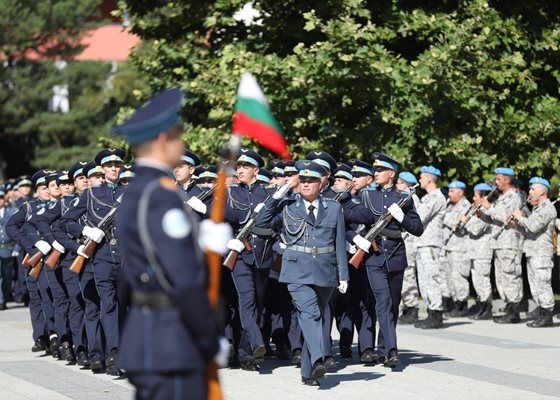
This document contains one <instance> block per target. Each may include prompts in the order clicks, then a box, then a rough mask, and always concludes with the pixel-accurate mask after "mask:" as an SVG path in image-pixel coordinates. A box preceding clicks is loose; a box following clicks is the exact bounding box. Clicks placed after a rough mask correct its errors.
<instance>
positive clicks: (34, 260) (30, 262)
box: [22, 251, 43, 268]
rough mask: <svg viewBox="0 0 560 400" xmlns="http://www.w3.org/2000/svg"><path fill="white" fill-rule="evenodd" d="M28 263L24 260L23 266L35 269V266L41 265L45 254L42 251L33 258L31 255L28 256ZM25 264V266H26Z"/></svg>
mask: <svg viewBox="0 0 560 400" xmlns="http://www.w3.org/2000/svg"><path fill="white" fill-rule="evenodd" d="M27 256H28V257H27V262H26V260H25V258H24V259H23V262H22V264H23V266H24V267H27V268H35V266H36V265H37V264H38V263H39V261H41V258H43V253H41V252H40V251H38V252H37V253H35V254H33V255H32V256H30V255H29V254H27ZM24 263H25V264H24Z"/></svg>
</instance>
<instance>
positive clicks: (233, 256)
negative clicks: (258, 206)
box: [222, 196, 270, 270]
mask: <svg viewBox="0 0 560 400" xmlns="http://www.w3.org/2000/svg"><path fill="white" fill-rule="evenodd" d="M269 198H270V196H267V197H266V199H265V200H264V201H263V204H264V203H266V201H267V200H268V199H269ZM259 211H260V210H259ZM258 214H259V212H258V211H253V212H252V213H251V215H250V216H249V219H248V220H247V222H246V223H245V225H244V226H243V228H242V229H241V231H239V233H238V234H237V235H236V236H235V238H236V239H237V240H240V241H242V242H243V244H244V245H245V250H247V251H251V250H253V249H252V247H251V244H250V243H249V241H248V240H247V239H248V238H249V235H250V234H251V231H252V230H253V228H254V227H255V224H256V222H257V215H258ZM238 255H239V253H238V252H237V251H235V250H230V251H229V253H228V255H227V257H226V258H225V259H224V262H223V263H222V265H223V266H224V267H226V268H229V269H230V270H233V267H234V266H235V262H236V261H237V256H238Z"/></svg>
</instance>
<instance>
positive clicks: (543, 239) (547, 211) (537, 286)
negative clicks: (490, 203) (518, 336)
mask: <svg viewBox="0 0 560 400" xmlns="http://www.w3.org/2000/svg"><path fill="white" fill-rule="evenodd" d="M529 184H530V185H531V189H530V190H529V198H530V202H531V204H532V205H533V211H532V213H531V215H529V216H528V217H525V216H524V215H523V212H522V211H521V210H520V209H519V208H517V209H516V210H515V211H514V212H513V216H514V218H515V220H516V224H515V229H516V230H517V231H519V232H521V233H522V234H523V236H524V237H525V241H524V243H523V251H524V252H525V254H526V256H527V275H528V278H529V287H530V288H531V294H532V296H533V300H534V301H535V303H537V309H536V310H535V312H533V314H536V315H535V316H536V319H535V321H532V322H529V323H528V324H527V326H529V327H532V328H541V327H547V326H553V322H552V315H553V310H554V294H553V293H552V284H551V277H552V267H553V266H554V263H553V260H552V256H553V250H554V246H553V244H552V234H553V231H554V224H555V221H556V209H555V208H554V206H553V205H552V203H551V202H550V200H549V199H548V191H549V190H550V183H549V182H548V180H546V179H544V178H540V177H534V178H532V179H531V180H530V181H529Z"/></svg>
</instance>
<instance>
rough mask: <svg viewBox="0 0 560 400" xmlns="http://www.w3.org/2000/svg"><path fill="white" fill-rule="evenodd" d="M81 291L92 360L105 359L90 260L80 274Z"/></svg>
mask: <svg viewBox="0 0 560 400" xmlns="http://www.w3.org/2000/svg"><path fill="white" fill-rule="evenodd" d="M71 273H73V272H71ZM79 279H80V291H81V292H82V297H83V299H84V327H85V330H86V337H87V349H88V353H89V358H90V361H91V362H93V361H94V360H104V359H105V352H104V345H103V342H102V337H101V323H100V321H99V310H100V307H101V306H100V300H99V294H98V293H97V288H96V287H95V279H94V277H93V265H92V262H91V261H88V262H87V263H86V265H85V266H84V268H83V270H82V272H81V273H80V275H79Z"/></svg>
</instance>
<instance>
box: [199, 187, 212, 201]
mask: <svg viewBox="0 0 560 400" xmlns="http://www.w3.org/2000/svg"><path fill="white" fill-rule="evenodd" d="M215 190H216V185H214V186H213V187H212V188H211V189H208V190H204V191H203V192H202V193H200V194H199V195H198V196H196V198H197V199H198V200H200V201H204V200H206V199H207V198H208V197H210V196H212V194H213V193H214V191H215Z"/></svg>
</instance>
